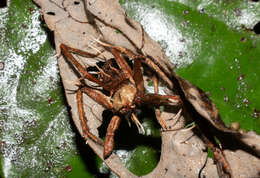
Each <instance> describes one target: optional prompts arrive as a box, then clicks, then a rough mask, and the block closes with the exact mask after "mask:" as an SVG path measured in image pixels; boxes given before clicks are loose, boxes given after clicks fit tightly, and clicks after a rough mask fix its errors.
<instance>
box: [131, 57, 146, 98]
mask: <svg viewBox="0 0 260 178" xmlns="http://www.w3.org/2000/svg"><path fill="white" fill-rule="evenodd" d="M141 67H142V65H141V62H140V61H139V60H137V59H135V58H134V69H133V71H134V76H133V78H134V81H135V85H136V88H137V95H139V96H142V95H143V94H144V80H143V75H142V71H141Z"/></svg>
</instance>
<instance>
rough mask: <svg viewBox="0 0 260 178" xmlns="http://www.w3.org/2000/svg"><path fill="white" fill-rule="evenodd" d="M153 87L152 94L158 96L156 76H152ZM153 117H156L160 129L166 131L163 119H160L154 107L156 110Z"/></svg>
mask: <svg viewBox="0 0 260 178" xmlns="http://www.w3.org/2000/svg"><path fill="white" fill-rule="evenodd" d="M153 85H154V93H156V94H158V93H159V87H158V78H157V77H156V75H153ZM155 116H156V119H157V121H158V122H159V124H160V125H161V127H162V129H163V130H166V129H167V126H166V124H165V122H164V121H163V119H162V118H161V112H160V109H159V108H158V107H156V109H155Z"/></svg>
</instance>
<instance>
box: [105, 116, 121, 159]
mask: <svg viewBox="0 0 260 178" xmlns="http://www.w3.org/2000/svg"><path fill="white" fill-rule="evenodd" d="M119 124H120V117H119V116H117V115H115V116H113V117H112V119H111V121H110V123H109V125H108V127H107V133H106V138H105V145H104V159H106V158H107V157H108V156H109V155H110V154H111V153H112V151H113V148H114V135H115V132H116V130H117V129H118V127H119Z"/></svg>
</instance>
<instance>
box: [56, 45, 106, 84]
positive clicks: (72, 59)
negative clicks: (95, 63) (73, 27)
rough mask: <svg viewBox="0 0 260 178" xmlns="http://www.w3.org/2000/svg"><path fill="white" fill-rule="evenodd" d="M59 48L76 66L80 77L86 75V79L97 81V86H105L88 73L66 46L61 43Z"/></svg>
mask: <svg viewBox="0 0 260 178" xmlns="http://www.w3.org/2000/svg"><path fill="white" fill-rule="evenodd" d="M60 48H61V52H62V53H63V54H64V55H65V56H66V57H67V59H68V60H69V61H70V62H71V63H72V64H73V65H74V66H75V67H76V68H77V70H78V71H79V73H80V74H81V75H82V77H84V78H85V77H86V78H87V79H88V80H90V81H92V82H95V83H97V84H98V85H99V86H101V87H103V88H105V89H107V88H106V86H104V85H103V83H102V82H101V81H100V80H98V79H97V78H95V77H94V76H92V75H91V74H90V73H88V72H87V71H86V70H85V68H84V67H83V66H82V65H81V64H80V63H79V62H78V61H77V60H76V59H75V58H74V57H73V56H72V54H71V53H70V51H69V49H70V48H68V46H66V45H64V44H61V45H60Z"/></svg>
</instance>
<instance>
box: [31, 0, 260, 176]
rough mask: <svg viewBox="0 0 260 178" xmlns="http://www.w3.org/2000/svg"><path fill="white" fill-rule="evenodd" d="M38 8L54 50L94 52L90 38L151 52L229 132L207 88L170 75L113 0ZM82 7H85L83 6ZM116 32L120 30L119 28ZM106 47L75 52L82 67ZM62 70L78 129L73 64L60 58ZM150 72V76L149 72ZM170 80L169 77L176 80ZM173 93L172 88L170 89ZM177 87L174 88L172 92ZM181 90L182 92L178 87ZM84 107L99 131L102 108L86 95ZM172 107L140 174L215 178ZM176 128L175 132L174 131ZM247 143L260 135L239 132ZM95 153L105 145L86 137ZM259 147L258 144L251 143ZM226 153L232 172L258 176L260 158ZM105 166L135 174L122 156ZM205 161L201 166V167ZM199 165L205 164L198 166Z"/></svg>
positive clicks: (63, 1) (59, 1)
mask: <svg viewBox="0 0 260 178" xmlns="http://www.w3.org/2000/svg"><path fill="white" fill-rule="evenodd" d="M34 1H35V2H36V3H37V4H38V5H39V6H40V7H41V9H42V14H43V17H44V19H45V22H46V24H47V25H48V27H49V28H50V29H51V30H52V31H54V34H55V44H56V51H57V53H58V54H60V48H59V46H60V44H61V43H64V44H66V45H68V46H70V47H73V48H77V49H81V50H85V51H88V52H90V53H98V52H99V51H102V50H103V48H102V47H100V46H99V45H97V43H95V42H94V40H93V39H99V38H102V40H104V41H106V42H108V43H110V44H113V45H116V46H122V47H125V48H128V49H130V50H132V51H134V52H136V53H138V52H141V53H143V54H145V55H147V56H150V58H152V59H153V60H154V61H155V62H156V63H157V64H159V65H160V67H162V68H163V69H164V71H165V74H166V75H167V76H171V77H173V78H174V77H175V79H174V80H175V82H178V84H179V89H178V90H181V91H182V92H183V93H184V95H185V98H186V99H187V100H188V101H189V102H190V103H191V104H192V106H193V107H194V108H195V110H196V111H197V112H198V113H199V114H200V115H201V116H203V117H204V118H205V119H207V120H208V121H209V122H210V123H211V124H212V125H213V126H215V127H216V128H217V129H219V130H221V131H224V132H231V131H230V130H229V129H227V128H226V126H225V125H224V123H223V122H222V120H221V119H220V116H219V114H218V111H217V109H216V107H215V105H214V104H213V103H212V102H211V101H209V99H208V97H206V95H205V93H204V92H202V91H201V90H200V89H199V88H197V87H196V86H194V85H193V84H191V83H190V82H188V81H186V80H184V79H181V78H180V77H178V76H177V75H176V74H174V76H172V71H171V69H172V67H173V66H172V65H171V63H170V62H169V60H168V59H167V58H166V56H165V55H164V53H163V51H162V49H161V47H160V46H159V45H158V44H157V43H156V42H155V41H153V40H152V39H151V38H149V37H148V35H147V34H146V33H145V32H144V31H143V28H142V26H141V25H140V24H139V23H138V22H136V21H134V20H132V19H130V18H128V17H127V16H126V14H125V11H124V9H123V8H122V7H121V6H120V5H119V3H118V2H117V1H116V0H92V1H86V0H85V1H84V3H85V5H84V3H83V2H82V1H80V3H79V4H77V5H75V4H74V3H73V2H72V1H69V0H56V1H54V0H48V1H46V0H34ZM85 10H86V11H85ZM118 32H119V33H118ZM111 57H112V55H111V53H110V52H109V51H104V52H103V53H102V55H100V56H99V57H96V58H83V57H79V56H76V58H77V59H79V61H80V62H81V63H82V64H83V65H85V66H92V65H94V64H95V63H96V62H98V61H102V60H104V58H107V59H109V58H111ZM58 63H59V69H60V74H61V77H62V81H63V85H64V88H65V93H66V98H67V101H68V104H69V106H70V107H71V114H72V118H73V121H74V123H75V125H76V126H77V129H78V130H79V132H80V133H81V134H82V129H81V126H80V120H79V118H78V114H77V103H76V96H75V93H74V92H72V91H75V90H77V85H76V84H77V81H78V75H77V73H76V72H75V71H74V70H73V67H72V66H71V65H70V64H69V63H68V62H67V61H66V60H65V59H64V58H63V57H62V56H60V57H59V59H58ZM148 77H149V76H148ZM174 80H173V81H174ZM168 91H169V92H170V93H171V94H172V92H173V91H172V88H168ZM175 92H176V91H175ZM177 92H180V91H177ZM83 100H84V110H85V113H86V115H87V117H88V120H89V121H88V123H89V127H90V130H91V132H92V133H93V134H94V135H96V136H98V131H97V128H98V127H99V126H100V125H101V123H102V112H103V110H104V108H103V107H102V106H100V105H99V104H97V103H96V102H95V101H93V100H92V99H91V98H89V97H88V96H86V95H84V98H83ZM174 115H175V113H174V112H172V111H171V112H163V113H162V115H161V116H162V118H163V119H164V120H165V122H166V124H167V126H172V125H174V127H173V131H167V132H162V151H161V158H160V162H159V163H158V165H157V167H156V168H155V169H154V170H153V171H152V172H151V173H150V174H148V175H147V176H144V177H184V176H189V177H198V175H199V174H200V175H201V176H202V177H203V176H204V175H205V176H207V177H218V174H217V169H216V166H215V165H214V162H213V161H212V159H210V158H208V161H207V163H206V164H205V161H206V159H207V155H208V153H207V152H206V151H205V150H206V148H205V145H204V143H203V142H202V140H201V138H200V137H198V136H197V135H196V134H194V132H193V130H192V129H188V130H185V129H181V130H178V128H183V126H184V125H185V118H184V117H183V116H181V118H180V120H179V122H178V123H177V124H175V120H172V119H171V118H173V117H174ZM174 129H177V130H178V131H176V130H175V131H174ZM242 139H243V141H244V142H245V143H250V144H251V146H252V144H253V143H260V137H259V136H257V135H255V134H251V135H250V134H246V135H243V137H242ZM88 144H89V145H90V147H91V148H92V149H93V150H94V151H95V152H96V154H97V155H98V156H99V157H101V158H103V157H102V156H103V148H102V147H101V146H99V145H97V144H96V143H94V142H93V141H92V140H89V141H88ZM254 147H255V148H256V149H255V150H256V151H258V150H259V148H260V146H259V145H257V144H254ZM224 153H225V155H226V158H227V160H228V162H229V164H230V166H231V169H232V171H233V174H234V175H233V176H234V177H238V176H240V177H257V176H259V172H260V166H259V165H260V160H259V159H258V158H256V157H255V156H253V155H251V154H249V153H247V152H245V151H242V150H234V151H229V150H224ZM104 161H105V163H106V164H107V165H108V167H109V168H110V169H111V170H112V171H113V172H115V173H116V174H117V175H119V176H120V177H136V176H135V175H133V174H132V173H131V172H129V171H128V170H127V169H126V168H125V167H124V165H123V164H122V162H121V161H120V159H119V158H118V157H117V156H116V155H115V154H112V155H111V156H110V157H109V158H108V159H106V160H104ZM204 164H205V166H204ZM202 168H203V169H202Z"/></svg>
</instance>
